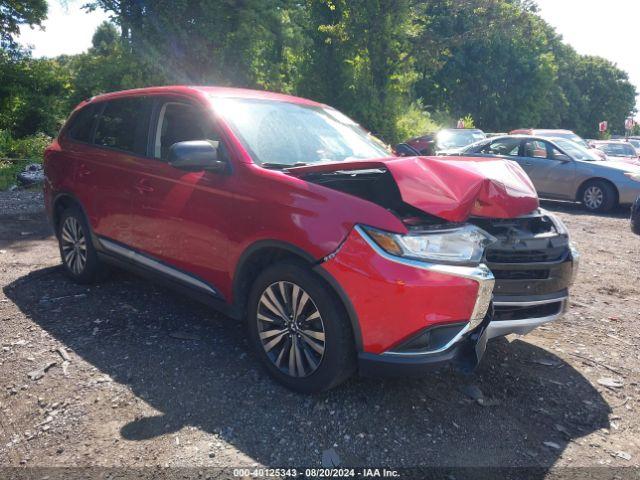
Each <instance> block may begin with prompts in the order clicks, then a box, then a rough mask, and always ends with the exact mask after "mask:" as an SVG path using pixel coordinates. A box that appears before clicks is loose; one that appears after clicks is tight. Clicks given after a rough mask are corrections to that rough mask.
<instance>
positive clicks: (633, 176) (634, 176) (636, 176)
mask: <svg viewBox="0 0 640 480" xmlns="http://www.w3.org/2000/svg"><path fill="white" fill-rule="evenodd" d="M625 175H626V176H627V177H629V178H630V179H631V180H635V181H636V182H640V173H631V172H627V173H625Z"/></svg>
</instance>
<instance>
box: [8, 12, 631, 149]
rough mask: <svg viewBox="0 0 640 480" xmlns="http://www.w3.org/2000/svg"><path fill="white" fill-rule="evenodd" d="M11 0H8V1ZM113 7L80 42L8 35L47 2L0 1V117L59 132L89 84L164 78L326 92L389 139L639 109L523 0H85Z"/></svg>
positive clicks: (26, 131)
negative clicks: (26, 40) (37, 44)
mask: <svg viewBox="0 0 640 480" xmlns="http://www.w3.org/2000/svg"><path fill="white" fill-rule="evenodd" d="M12 8H13V10H12ZM86 8H87V9H89V10H93V9H101V10H104V11H106V12H108V13H109V14H110V16H111V19H112V21H111V22H107V23H104V24H102V25H100V26H99V27H98V29H97V31H96V32H95V34H94V37H93V42H92V47H91V48H89V50H88V51H87V52H85V53H82V54H79V55H71V56H69V55H63V56H60V57H57V58H52V59H35V58H32V57H31V56H30V54H29V52H28V51H24V50H23V49H21V48H20V47H18V46H17V45H16V43H15V37H16V34H17V33H18V31H19V28H20V26H23V25H25V24H30V25H39V24H40V23H41V22H42V21H43V19H44V18H45V17H46V2H45V1H44V0H26V1H17V0H0V29H2V31H1V36H0V41H1V42H2V54H1V56H0V64H1V65H0V130H5V131H8V132H10V133H11V134H12V135H14V136H16V137H21V136H26V135H31V134H34V133H37V132H44V133H46V134H49V135H54V134H55V132H56V131H57V129H58V128H59V126H60V124H61V122H62V121H63V120H64V118H65V117H66V116H67V115H68V113H69V112H70V110H71V109H72V108H73V106H74V105H75V104H77V103H78V102H80V101H81V100H83V99H86V98H89V97H91V96H93V95H95V94H98V93H103V92H107V91H113V90H120V89H126V88H134V87H142V86H148V85H164V84H215V85H232V86H238V87H248V88H258V89H267V90H274V91H280V92H285V93H292V94H295V95H301V96H305V97H309V98H312V99H314V100H317V101H320V102H324V103H327V104H330V105H332V106H334V107H336V108H338V109H339V110H341V111H343V112H345V113H346V114H348V115H349V116H351V117H353V118H354V119H356V120H357V121H358V122H360V123H361V124H362V125H363V126H365V127H366V128H368V129H369V130H371V131H372V132H374V133H376V134H377V135H379V136H380V137H381V138H383V139H384V140H386V141H387V142H389V143H391V142H396V141H401V140H404V139H406V138H407V137H409V136H412V135H416V134H421V133H426V132H427V131H430V130H434V129H436V128H438V127H440V126H454V125H455V122H456V120H457V119H458V118H461V117H464V116H471V117H472V118H473V119H474V121H475V124H476V125H477V126H478V127H480V128H482V129H484V130H485V131H494V132H504V131H509V130H511V129H514V128H522V127H540V128H567V129H571V130H574V131H576V132H577V133H578V134H580V135H582V136H585V137H594V136H595V135H597V128H598V122H600V121H602V120H608V121H609V125H610V128H611V130H612V132H613V133H622V132H623V131H624V120H625V118H626V117H627V116H628V115H629V114H631V113H632V112H633V110H634V108H635V101H636V93H637V92H636V89H635V87H634V86H633V85H632V84H631V83H630V82H629V78H628V75H627V73H626V72H624V71H622V70H621V69H619V68H618V67H617V66H616V65H614V64H613V63H611V62H609V61H608V60H606V59H603V58H600V57H593V56H584V55H579V54H578V53H577V52H576V51H575V50H574V49H573V48H571V47H570V46H569V45H567V44H565V43H564V42H563V41H562V38H561V37H560V36H559V35H558V34H557V33H556V31H555V30H554V29H553V28H552V27H551V26H550V25H549V24H548V23H547V22H545V21H544V20H543V19H542V18H541V17H540V15H539V14H538V11H537V6H536V4H535V1H533V0H154V1H148V0H94V1H92V2H91V3H89V4H88V5H87V6H86Z"/></svg>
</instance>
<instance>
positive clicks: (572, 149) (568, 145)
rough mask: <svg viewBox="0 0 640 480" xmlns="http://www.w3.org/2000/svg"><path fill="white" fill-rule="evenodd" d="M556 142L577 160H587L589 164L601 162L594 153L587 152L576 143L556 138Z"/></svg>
mask: <svg viewBox="0 0 640 480" xmlns="http://www.w3.org/2000/svg"><path fill="white" fill-rule="evenodd" d="M554 141H555V142H556V144H557V145H558V146H559V147H560V148H561V149H562V150H564V151H565V152H566V153H567V154H568V155H570V156H572V157H573V158H574V159H576V160H586V161H589V162H592V161H598V160H600V157H599V156H598V155H597V154H595V153H593V151H591V150H587V149H586V148H584V147H582V146H581V145H578V144H577V143H575V142H571V141H569V140H566V139H564V138H555V139H554Z"/></svg>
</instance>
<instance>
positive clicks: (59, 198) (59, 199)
mask: <svg viewBox="0 0 640 480" xmlns="http://www.w3.org/2000/svg"><path fill="white" fill-rule="evenodd" d="M71 207H78V208H79V209H80V210H81V211H82V214H83V215H84V217H85V218H86V219H87V221H88V220H89V217H88V216H87V212H86V210H85V209H84V207H83V206H82V203H81V202H80V200H78V198H77V197H76V196H75V195H73V194H72V193H68V192H62V193H59V194H57V195H56V196H55V198H54V199H53V203H52V208H51V224H52V226H53V228H54V229H55V231H56V234H57V232H58V223H59V222H60V217H61V215H62V212H64V211H65V210H66V209H67V208H71Z"/></svg>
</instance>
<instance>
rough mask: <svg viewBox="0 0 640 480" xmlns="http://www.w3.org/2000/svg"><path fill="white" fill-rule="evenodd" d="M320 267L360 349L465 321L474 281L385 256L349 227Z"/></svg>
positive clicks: (376, 349)
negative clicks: (347, 311) (345, 300)
mask: <svg viewBox="0 0 640 480" xmlns="http://www.w3.org/2000/svg"><path fill="white" fill-rule="evenodd" d="M322 266H323V268H324V269H325V270H326V271H328V272H329V273H330V274H331V275H332V276H333V277H334V278H335V279H336V280H337V281H338V283H339V284H340V285H341V286H342V288H343V289H344V290H345V292H346V293H347V295H348V297H349V299H350V300H351V303H352V304H353V307H354V309H355V310H356V313H357V314H358V318H359V319H360V330H361V332H362V343H363V348H364V351H365V352H369V353H382V352H384V351H386V350H388V349H390V348H392V347H393V346H395V345H397V344H399V343H401V342H402V341H404V340H406V339H408V338H409V337H411V336H412V335H414V334H415V333H418V332H419V331H421V330H423V329H425V328H427V327H430V326H434V325H443V324H447V323H459V322H467V321H469V317H470V316H471V313H472V312H473V307H474V303H475V298H476V294H477V292H478V284H477V282H475V281H474V280H469V279H466V278H461V277H453V276H450V275H444V274H441V273H434V272H430V271H427V270H422V269H418V268H414V267H410V266H407V265H402V264H399V263H396V262H392V261H390V260H387V259H385V258H383V257H381V256H380V255H378V254H377V253H376V252H374V251H373V249H372V248H371V247H370V246H369V245H368V244H367V243H366V242H365V241H364V240H363V239H362V237H360V234H359V233H358V232H356V231H355V230H353V231H352V232H351V233H350V235H349V237H348V238H347V240H346V241H345V243H344V245H343V246H342V248H341V249H340V251H339V252H338V254H337V255H336V256H335V257H334V258H333V259H331V260H329V261H327V262H325V263H324V264H323V265H322Z"/></svg>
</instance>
